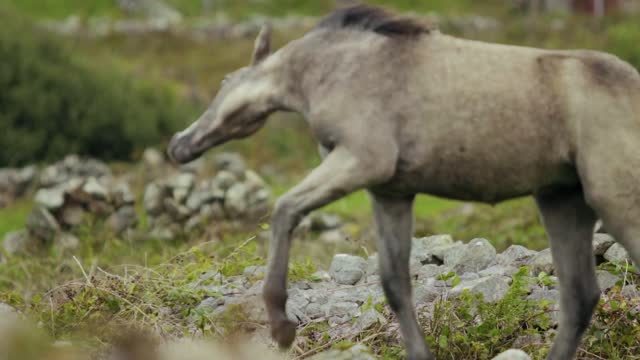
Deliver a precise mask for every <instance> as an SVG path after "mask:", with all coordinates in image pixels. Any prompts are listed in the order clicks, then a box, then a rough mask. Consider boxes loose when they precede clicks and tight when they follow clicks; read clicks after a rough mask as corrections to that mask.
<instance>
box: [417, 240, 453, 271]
mask: <svg viewBox="0 0 640 360" xmlns="http://www.w3.org/2000/svg"><path fill="white" fill-rule="evenodd" d="M452 245H453V238H451V235H436V236H428V237H423V238H414V239H412V240H411V264H412V267H417V266H419V265H426V264H433V263H434V262H440V263H441V262H442V261H443V259H444V250H443V248H446V247H448V246H452ZM434 257H435V258H437V259H434Z"/></svg>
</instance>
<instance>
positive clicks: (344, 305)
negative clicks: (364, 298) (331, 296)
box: [325, 301, 360, 322]
mask: <svg viewBox="0 0 640 360" xmlns="http://www.w3.org/2000/svg"><path fill="white" fill-rule="evenodd" d="M325 309H326V310H325V316H326V317H328V318H340V319H341V320H342V321H344V322H346V321H350V320H351V319H353V318H354V317H356V316H359V315H360V306H359V305H358V304H356V303H355V302H351V301H342V302H336V301H332V302H330V303H329V304H328V305H327V306H326V307H325ZM345 320H346V321H345ZM339 322H340V320H339Z"/></svg>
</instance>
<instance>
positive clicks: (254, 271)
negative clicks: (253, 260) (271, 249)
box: [242, 266, 267, 278]
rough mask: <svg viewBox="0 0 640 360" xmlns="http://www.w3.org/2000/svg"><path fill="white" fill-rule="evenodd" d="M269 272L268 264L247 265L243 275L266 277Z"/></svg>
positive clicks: (247, 276)
mask: <svg viewBox="0 0 640 360" xmlns="http://www.w3.org/2000/svg"><path fill="white" fill-rule="evenodd" d="M266 274H267V267H266V266H247V267H246V268H244V271H243V272H242V276H244V277H246V278H249V277H264V276H265V275H266Z"/></svg>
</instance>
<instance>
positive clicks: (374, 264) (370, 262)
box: [365, 254, 380, 276]
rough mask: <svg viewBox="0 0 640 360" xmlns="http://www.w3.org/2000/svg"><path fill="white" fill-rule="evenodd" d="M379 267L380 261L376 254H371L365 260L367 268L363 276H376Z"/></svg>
mask: <svg viewBox="0 0 640 360" xmlns="http://www.w3.org/2000/svg"><path fill="white" fill-rule="evenodd" d="M379 266H380V260H379V259H378V254H373V255H371V256H369V258H368V259H367V268H366V271H365V274H366V275H367V276H371V275H378V267H379Z"/></svg>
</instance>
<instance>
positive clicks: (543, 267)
mask: <svg viewBox="0 0 640 360" xmlns="http://www.w3.org/2000/svg"><path fill="white" fill-rule="evenodd" d="M527 266H529V267H530V268H531V271H532V272H533V274H534V275H538V274H540V273H541V272H545V273H547V274H553V271H554V267H553V258H552V256H551V249H545V250H542V251H540V252H539V253H537V254H536V255H535V256H534V257H532V258H531V259H529V261H528V262H527Z"/></svg>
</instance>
